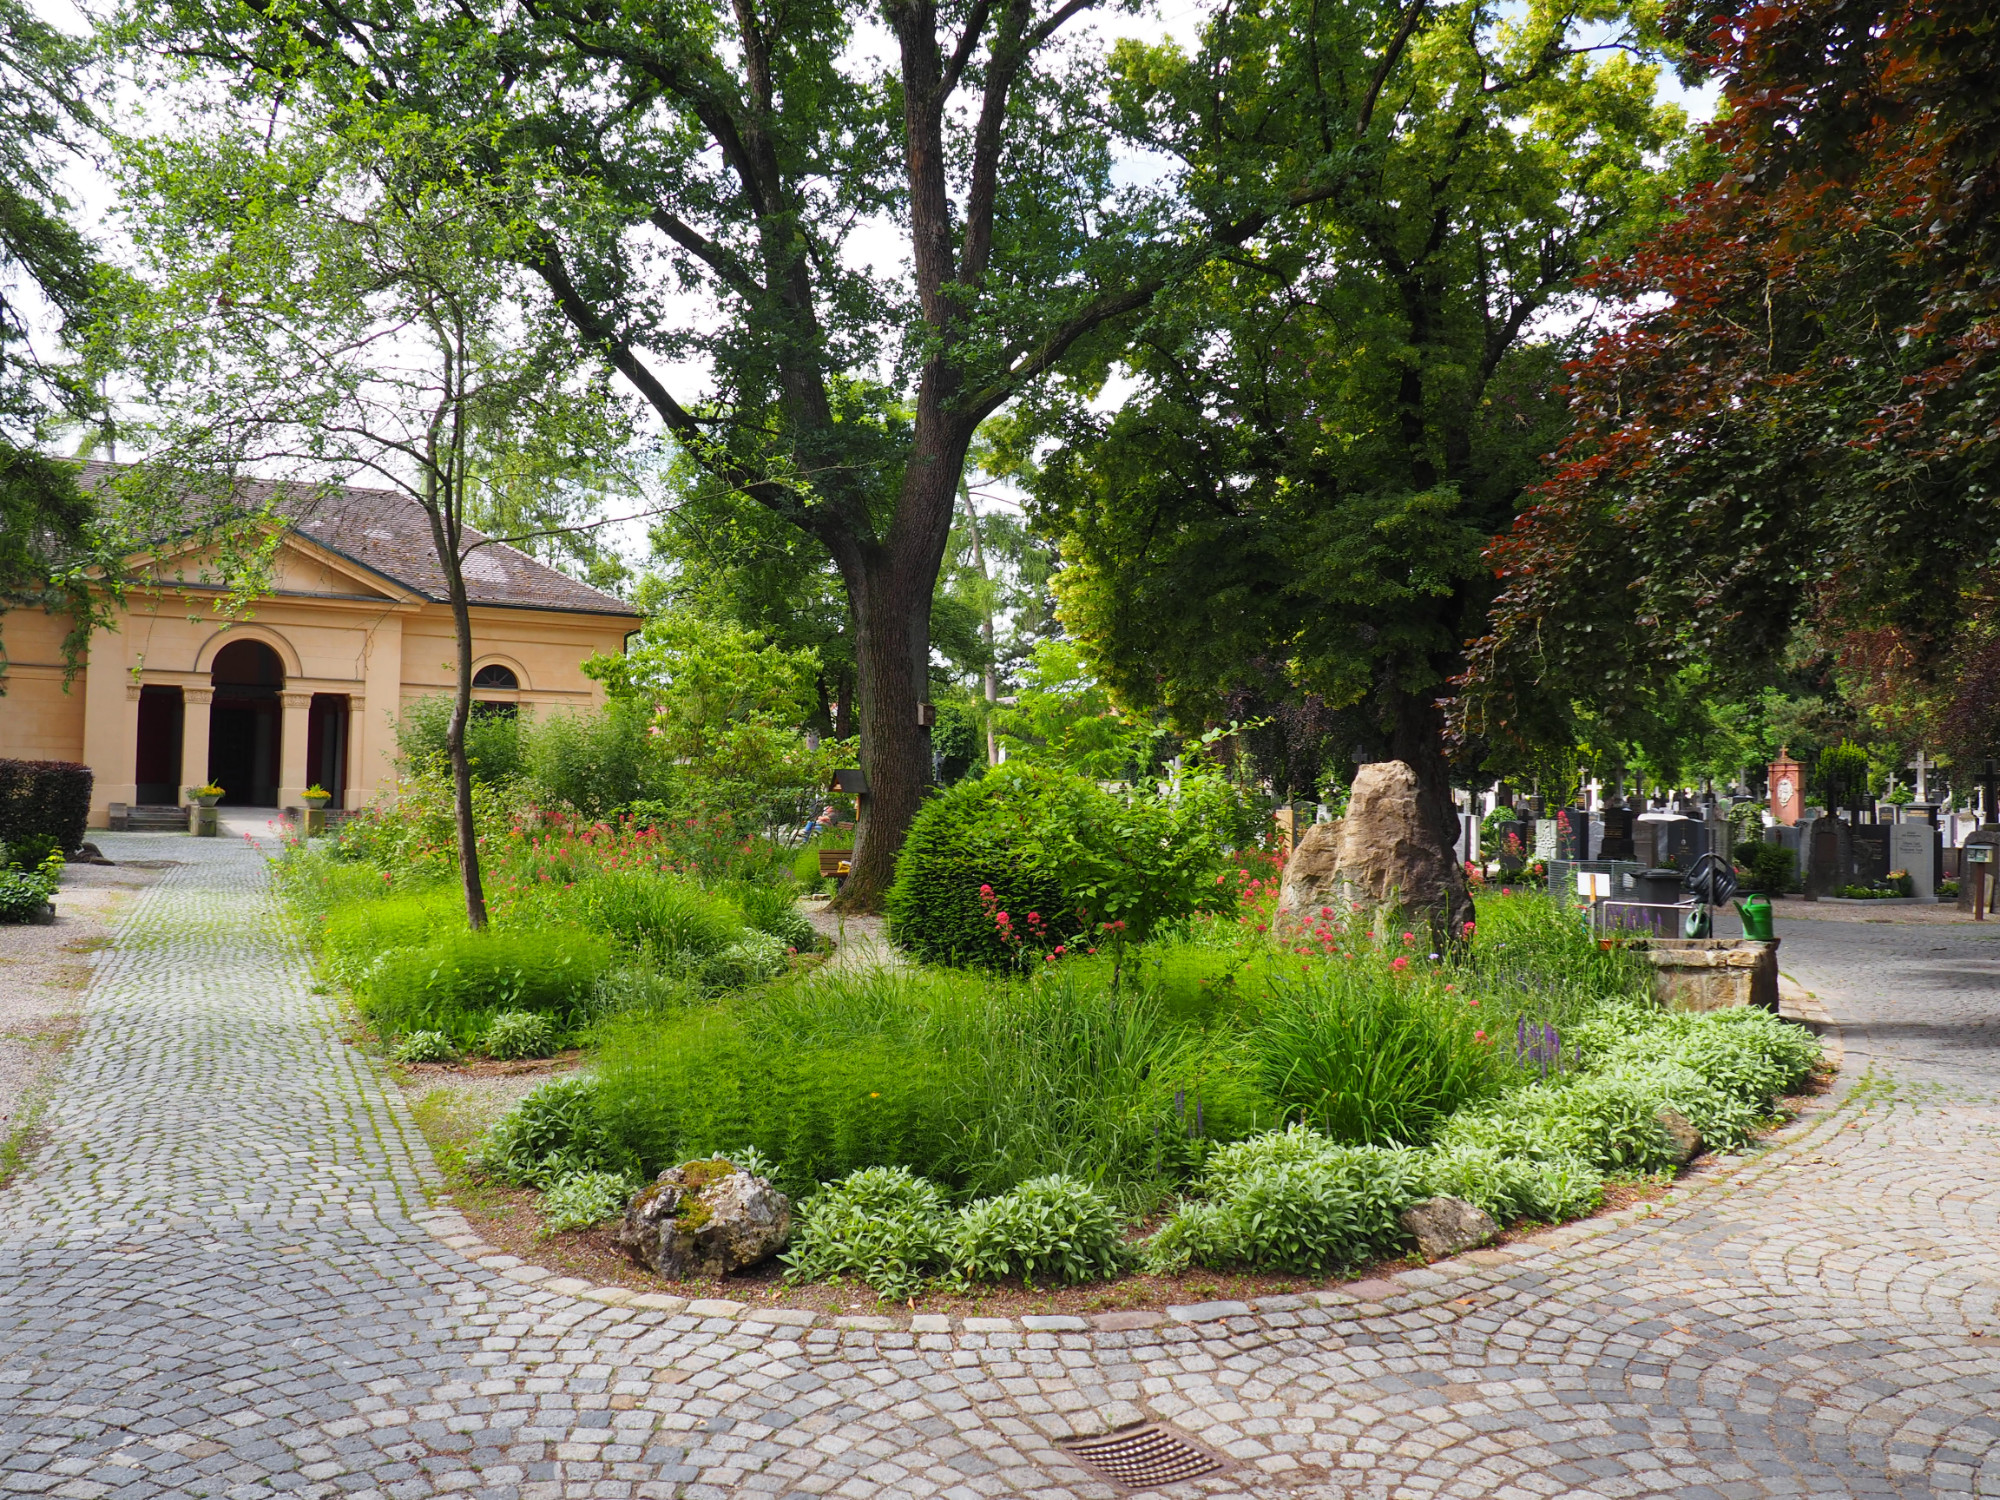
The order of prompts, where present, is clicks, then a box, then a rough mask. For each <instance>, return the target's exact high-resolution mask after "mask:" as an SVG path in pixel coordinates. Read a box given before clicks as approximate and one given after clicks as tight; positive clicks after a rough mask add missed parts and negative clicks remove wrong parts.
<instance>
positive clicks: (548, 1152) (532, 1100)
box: [478, 1078, 633, 1187]
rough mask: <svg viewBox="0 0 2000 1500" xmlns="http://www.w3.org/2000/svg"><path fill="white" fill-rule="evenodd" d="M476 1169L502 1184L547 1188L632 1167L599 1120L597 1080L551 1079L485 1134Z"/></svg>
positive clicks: (628, 1170)
mask: <svg viewBox="0 0 2000 1500" xmlns="http://www.w3.org/2000/svg"><path fill="white" fill-rule="evenodd" d="M478 1165H479V1167H480V1169H481V1170H482V1171H484V1172H486V1173H488V1174H489V1175H491V1176H494V1177H497V1178H499V1179H500V1180H501V1181H503V1182H511V1183H516V1184H519V1185H523V1186H535V1187H546V1186H549V1185H551V1184H554V1183H556V1182H559V1181H561V1180H562V1179H563V1178H566V1177H574V1176H576V1175H578V1174H579V1173H584V1172H616V1173H621V1174H626V1175H630V1171H631V1168H632V1165H633V1163H632V1157H631V1155H630V1153H628V1152H626V1151H624V1150H622V1149H620V1148H619V1147H618V1146H617V1145H616V1144H615V1143H614V1142H613V1140H612V1138H611V1136H610V1135H609V1134H608V1133H607V1132H606V1130H605V1128H604V1124H603V1122H602V1121H601V1120H600V1119H599V1118H598V1097H597V1082H596V1080H595V1079H592V1078H551V1079H550V1080H549V1081H548V1082H547V1083H544V1084H541V1085H539V1086H538V1087H536V1088H535V1089H534V1090H533V1091H532V1092H531V1093H529V1094H528V1095H527V1096H526V1097H525V1098H523V1099H522V1100H521V1102H520V1103H519V1104H516V1105H515V1106H514V1107H513V1108H512V1109H510V1110H509V1111H508V1112H507V1113H506V1114H504V1115H502V1116H501V1117H500V1119H499V1120H498V1121H497V1122H496V1123H495V1124H494V1126H493V1128H492V1129H491V1130H489V1131H488V1132H487V1133H486V1139H485V1141H484V1142H483V1143H482V1144H481V1146H480V1148H479V1152H478Z"/></svg>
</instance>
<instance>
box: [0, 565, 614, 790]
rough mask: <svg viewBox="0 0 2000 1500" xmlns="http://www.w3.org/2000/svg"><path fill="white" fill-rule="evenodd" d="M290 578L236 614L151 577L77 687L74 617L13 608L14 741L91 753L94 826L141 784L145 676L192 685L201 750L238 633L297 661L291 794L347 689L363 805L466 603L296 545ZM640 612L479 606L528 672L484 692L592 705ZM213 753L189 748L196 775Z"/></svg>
mask: <svg viewBox="0 0 2000 1500" xmlns="http://www.w3.org/2000/svg"><path fill="white" fill-rule="evenodd" d="M276 582H277V586H278V590H279V592H277V593H276V594H274V595H272V596H270V597H268V598H263V599H259V600H258V601H257V602H256V604H255V605H254V606H253V608H252V610H251V612H250V614H249V616H248V617H246V618H244V619H241V620H238V621H235V622H231V621H228V620H226V619H224V618H223V617H220V616H218V615H217V614H216V613H215V612H214V600H215V598H216V595H215V593H214V591H212V590H205V589H200V588H193V587H181V586H169V587H166V588H162V589H161V590H159V591H156V592H154V593H151V594H148V595H145V596H141V595H140V594H139V593H137V592H136V591H135V592H134V594H133V595H132V596H131V597H130V598H129V599H128V600H127V603H126V607H125V608H124V609H122V610H121V611H119V612H118V615H117V617H116V623H115V625H114V626H113V627H112V628H111V629H108V630H104V631H100V632H98V633H97V635H96V636H95V637H93V639H92V641H91V647H90V657H89V667H88V670H87V671H86V672H85V673H84V674H83V675H81V676H80V677H79V678H78V679H77V680H76V681H75V682H73V683H72V684H71V685H70V690H69V692H68V693H67V694H65V693H64V692H63V691H62V669H61V662H62V657H61V652H60V649H59V643H60V641H61V637H62V632H63V630H64V629H65V628H67V621H66V620H63V619H60V618H52V617H49V616H46V615H43V614H42V613H41V612H40V611H39V610H36V611H20V610H16V611H13V612H10V613H8V614H7V616H6V619H5V636H4V642H5V645H6V648H7V653H8V658H9V666H8V672H7V696H5V697H4V698H0V756H7V757H17V758H23V759H35V760H81V761H84V762H86V763H87V764H88V765H89V766H90V767H91V769H92V770H93V771H94V772H95V773H96V785H95V790H94V791H93V793H92V798H91V801H92V808H91V825H92V826H93V827H102V826H104V823H105V817H106V809H107V808H108V807H109V805H110V804H111V803H113V802H130V801H132V800H133V797H134V794H135V781H134V777H135V765H136V759H137V747H138V704H139V688H140V686H141V685H142V684H154V683H159V684H169V685H175V686H179V687H180V688H182V690H183V694H184V698H185V702H186V710H185V712H186V715H187V719H188V733H187V747H188V751H187V753H189V754H194V755H201V754H203V753H204V752H205V749H206V738H205V735H206V724H207V713H208V707H207V703H206V695H205V693H203V692H202V690H203V689H206V688H207V687H208V686H209V682H210V678H209V673H210V671H211V669H212V666H213V662H214V658H215V653H216V652H217V651H218V650H220V649H221V648H222V646H223V645H225V644H227V643H228V642H229V641H232V640H238V639H243V638H246V637H249V638H254V639H257V640H261V641H264V642H265V643H266V644H268V645H270V646H271V648H272V649H273V650H275V651H276V652H277V654H278V656H279V658H280V659H281V660H282V661H283V662H284V664H285V683H284V688H283V692H282V694H281V702H282V703H283V715H284V720H283V723H284V728H283V738H282V748H281V753H280V757H279V767H280V776H279V780H280V783H281V785H280V790H279V794H278V795H279V803H280V805H282V806H295V805H297V803H298V800H299V794H300V793H301V792H303V791H304V789H305V788H304V785H303V783H304V781H305V779H306V777H305V764H306V762H305V725H306V709H307V705H308V704H309V703H310V702H311V695H312V694H314V693H341V694H346V695H347V696H348V699H349V707H350V711H351V719H350V730H349V744H348V757H347V782H348V796H347V803H348V805H349V806H350V807H354V806H360V805H361V804H362V803H364V802H366V801H368V800H369V799H370V798H371V797H372V796H374V795H375V793H376V791H377V789H378V787H381V786H385V785H386V784H387V782H388V780H389V778H390V776H391V774H392V770H393V767H392V762H393V759H394V754H395V736H394V729H393V724H394V716H395V715H396V714H398V713H400V712H401V710H402V706H403V704H404V703H406V702H407V701H409V700H410V699H412V698H417V697H422V696H424V695H426V694H430V693H438V692H446V691H449V690H450V687H451V684H452V676H453V667H452V663H453V660H454V656H455V651H454V647H453V643H452V628H451V612H450V610H449V609H448V608H447V607H446V606H444V605H441V604H434V603H431V602H429V601H426V600H422V599H418V598H416V597H414V596H411V595H408V594H397V595H392V594H391V593H390V591H389V590H390V588H391V587H392V586H390V585H387V584H385V583H384V582H383V581H382V580H379V579H372V578H371V576H370V575H366V574H364V573H362V572H360V570H353V571H347V570H345V569H343V568H340V567H336V566H335V565H333V564H331V563H329V562H327V561H326V560H324V559H322V558H320V557H316V556H314V555H312V554H311V553H308V552H305V551H303V550H302V549H298V548H294V547H290V546H288V547H287V548H286V549H285V550H284V552H283V553H281V555H280V557H279V559H278V566H277V569H276ZM637 625H638V621H637V620H636V619H632V618H627V617H621V616H615V615H611V616H599V615H581V614H569V613H564V612H557V611H544V610H526V609H496V608H487V607H479V608H475V609H474V610H473V611H472V629H473V643H474V649H475V653H476V654H475V662H476V665H479V666H484V665H486V664H487V663H488V662H494V661H497V662H500V663H503V664H505V665H506V666H509V667H511V668H512V669H513V670H514V672H515V674H516V676H517V677H518V678H519V679H520V682H521V689H520V691H518V692H513V693H503V692H495V693H488V692H481V693H480V695H479V696H480V697H482V698H491V699H506V700H511V701H516V702H519V703H520V704H521V705H522V706H523V710H524V711H526V712H538V713H546V712H549V711H551V710H560V709H565V708H588V707H592V706H594V705H596V704H597V703H599V702H601V701H602V689H601V688H600V687H599V686H598V684H596V683H594V682H592V681H590V680H589V679H588V678H586V677H585V676H584V675H583V673H582V671H581V669H580V668H581V664H582V662H583V660H584V659H585V658H586V657H589V656H592V655H595V654H599V653H616V652H618V651H621V650H623V649H624V639H625V636H626V634H627V632H629V631H631V630H633V629H634V628H636V627H637ZM205 769H206V763H205V761H204V762H203V764H202V765H199V766H197V765H194V764H191V763H189V762H188V761H187V760H186V759H185V758H184V760H183V765H182V780H183V782H184V783H187V782H191V781H192V780H193V779H194V778H196V777H198V776H200V775H202V774H203V772H204V771H205Z"/></svg>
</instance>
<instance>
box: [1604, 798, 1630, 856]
mask: <svg viewBox="0 0 2000 1500" xmlns="http://www.w3.org/2000/svg"><path fill="white" fill-rule="evenodd" d="M1636 821H1637V820H1636V819H1635V818H1634V817H1633V815H1632V810H1631V809H1630V808H1627V807H1607V808H1605V809H1604V815H1603V819H1602V822H1603V826H1604V842H1603V843H1602V844H1601V845H1600V846H1599V849H1598V856H1597V857H1598V858H1599V859H1635V858H1637V851H1636V850H1635V849H1634V847H1633V842H1632V829H1633V825H1634V823H1635V822H1636Z"/></svg>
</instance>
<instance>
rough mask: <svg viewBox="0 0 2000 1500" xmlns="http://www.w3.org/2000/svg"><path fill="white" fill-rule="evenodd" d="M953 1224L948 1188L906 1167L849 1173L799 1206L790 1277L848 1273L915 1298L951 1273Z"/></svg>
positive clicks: (836, 1278) (788, 1256) (838, 1277)
mask: <svg viewBox="0 0 2000 1500" xmlns="http://www.w3.org/2000/svg"><path fill="white" fill-rule="evenodd" d="M952 1225H953V1215H952V1211H951V1205H950V1203H949V1201H948V1200H947V1199H946V1197H945V1195H944V1192H943V1190H942V1189H940V1188H939V1187H938V1186H937V1184H936V1183H933V1182H930V1181H927V1180H926V1179H924V1178H922V1177H918V1176H916V1175H915V1174H914V1173H912V1172H911V1171H910V1170H909V1169H908V1168H907V1167H866V1168H863V1169H862V1170H860V1171H858V1172H850V1173H848V1174H847V1176H845V1177H843V1178H841V1179H840V1181H838V1182H831V1183H827V1184H826V1185H825V1186H823V1187H822V1188H821V1189H820V1190H819V1192H817V1193H816V1194H814V1195H813V1196H812V1197H811V1198H810V1199H808V1200H807V1201H806V1203H805V1205H804V1206H803V1207H802V1208H801V1209H800V1210H799V1213H798V1217H797V1219H796V1221H795V1222H794V1225H793V1229H792V1239H791V1244H790V1247H789V1248H788V1249H787V1251H786V1253H785V1255H784V1257H783V1259H784V1262H785V1265H786V1268H787V1269H786V1272H785V1279H786V1280H787V1281H792V1282H799V1281H832V1282H840V1281H845V1280H850V1279H851V1280H856V1281H861V1282H865V1283H866V1284H867V1285H868V1286H870V1287H873V1288H874V1289H875V1291H876V1292H878V1293H880V1294H881V1295H882V1296H884V1297H910V1296H913V1295H915V1294H916V1293H917V1292H919V1291H921V1290H923V1289H924V1288H925V1287H927V1286H930V1285H932V1284H933V1283H935V1282H937V1281H939V1280H940V1279H941V1278H944V1277H945V1276H947V1275H948V1274H949V1272H950V1269H951V1254H952Z"/></svg>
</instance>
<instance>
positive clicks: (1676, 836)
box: [1653, 818, 1708, 870]
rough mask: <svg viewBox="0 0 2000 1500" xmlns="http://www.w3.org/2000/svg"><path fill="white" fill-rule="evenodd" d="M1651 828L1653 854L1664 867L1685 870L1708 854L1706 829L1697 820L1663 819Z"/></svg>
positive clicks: (1699, 820) (1704, 825)
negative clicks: (1652, 831) (1652, 829)
mask: <svg viewBox="0 0 2000 1500" xmlns="http://www.w3.org/2000/svg"><path fill="white" fill-rule="evenodd" d="M1653 827H1654V828H1655V829H1656V830H1657V832H1656V833H1655V834H1654V836H1653V838H1654V845H1653V852H1654V854H1655V855H1657V856H1658V858H1659V862H1660V863H1661V864H1662V865H1664V866H1668V867H1670V868H1672V869H1676V870H1686V869H1689V868H1691V867H1692V866H1693V864H1694V862H1695V861H1696V860H1698V859H1700V858H1701V857H1702V855H1704V854H1706V853H1707V852H1708V827H1707V825H1706V824H1704V823H1703V822H1702V821H1701V819H1699V818H1665V819H1662V820H1661V821H1659V822H1657V823H1655V824H1654V825H1653Z"/></svg>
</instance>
